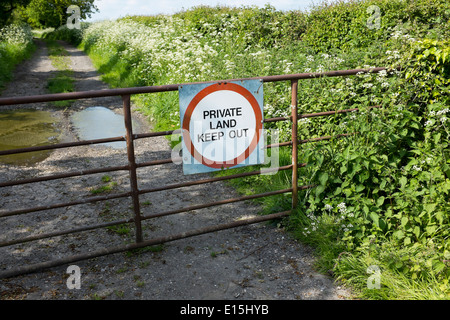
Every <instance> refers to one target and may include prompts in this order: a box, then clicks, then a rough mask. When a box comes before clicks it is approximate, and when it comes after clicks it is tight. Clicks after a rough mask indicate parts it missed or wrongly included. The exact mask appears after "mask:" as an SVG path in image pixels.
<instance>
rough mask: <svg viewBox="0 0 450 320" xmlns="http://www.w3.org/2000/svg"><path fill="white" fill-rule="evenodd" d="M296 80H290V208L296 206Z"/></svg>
mask: <svg viewBox="0 0 450 320" xmlns="http://www.w3.org/2000/svg"><path fill="white" fill-rule="evenodd" d="M297 91H298V80H292V81H291V120H292V209H295V208H296V207H297V202H298V172H297V171H298V138H297V128H298V119H297V117H298V116H297V115H298V105H297V104H298V102H297Z"/></svg>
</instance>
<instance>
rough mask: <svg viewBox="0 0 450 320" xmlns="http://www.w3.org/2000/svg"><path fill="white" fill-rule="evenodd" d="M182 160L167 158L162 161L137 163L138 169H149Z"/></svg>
mask: <svg viewBox="0 0 450 320" xmlns="http://www.w3.org/2000/svg"><path fill="white" fill-rule="evenodd" d="M180 159H181V158H174V159H172V158H167V159H160V160H152V161H146V162H141V163H136V168H142V167H149V166H156V165H160V164H166V163H171V162H174V161H177V160H180Z"/></svg>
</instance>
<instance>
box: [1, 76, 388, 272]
mask: <svg viewBox="0 0 450 320" xmlns="http://www.w3.org/2000/svg"><path fill="white" fill-rule="evenodd" d="M382 70H386V68H373V69H353V70H340V71H331V72H323V73H300V74H289V75H278V76H265V77H259V78H245V79H233V80H224V81H215V82H203V83H227V82H228V81H240V80H260V81H262V82H278V81H286V82H288V83H289V82H290V87H291V116H290V117H278V118H270V119H264V120H263V122H265V123H268V122H277V121H290V122H291V126H292V138H291V141H285V142H280V143H276V144H271V145H266V146H265V147H266V148H276V147H283V146H292V163H291V164H290V165H287V166H282V167H278V168H272V169H269V170H273V171H281V170H291V171H292V185H291V187H290V188H288V189H283V190H276V191H271V192H267V193H263V194H254V195H248V196H242V197H237V198H231V199H222V200H220V201H216V202H210V203H202V204H198V205H193V206H188V207H184V208H181V209H177V210H171V211H165V212H158V213H149V214H142V211H141V204H140V201H139V196H140V195H142V194H146V193H151V192H156V191H162V190H170V189H177V188H182V187H187V186H193V185H200V184H206V183H213V182H217V181H224V180H229V179H236V178H241V177H247V176H252V175H259V174H261V171H260V170H257V171H253V172H246V173H239V174H231V175H227V176H223V177H210V176H208V177H206V178H204V179H200V180H195V181H188V182H183V183H176V184H170V185H165V186H158V187H154V188H150V189H140V188H139V185H138V179H137V174H136V170H137V169H138V168H143V167H147V166H154V165H161V164H167V163H171V162H172V159H159V160H154V161H149V162H143V163H137V162H136V160H135V151H134V143H133V141H134V140H137V139H144V138H152V137H157V136H166V135H172V134H179V133H180V129H177V130H174V131H162V132H150V133H143V134H135V133H133V128H132V122H131V110H130V96H131V95H133V94H144V93H157V92H167V91H177V90H178V89H179V86H181V85H179V84H172V85H163V86H148V87H135V88H122V89H108V90H96V91H86V92H71V93H61V94H47V95H40V96H25V97H12V98H0V106H5V105H18V104H29V103H38V102H51V101H62V100H76V99H85V98H98V97H108V96H121V97H122V100H123V113H124V121H125V129H126V136H125V137H122V136H121V137H111V138H105V139H95V140H85V141H77V142H69V143H58V144H53V145H46V146H38V147H28V148H22V149H14V150H5V151H0V156H4V155H12V154H18V153H25V152H33V151H42V150H54V149H60V148H71V147H76V146H83V145H93V144H99V143H106V142H116V141H126V146H127V156H128V165H124V166H110V167H103V168H95V169H88V170H83V171H72V172H66V173H60V174H55V175H48V176H41V177H35V178H28V179H23V180H16V181H7V182H1V183H0V188H5V187H12V186H17V185H23V184H30V183H38V182H41V181H48V180H57V179H64V178H68V177H77V176H84V175H90V174H96V173H107V172H113V171H121V170H123V171H128V172H129V181H130V190H129V191H128V192H123V193H117V194H108V195H103V196H94V197H89V198H81V199H78V200H75V201H70V202H65V203H54V204H52V205H47V206H37V207H32V208H19V209H17V210H14V211H6V212H5V210H2V208H0V223H1V219H2V218H5V217H11V216H18V215H24V214H29V213H33V212H39V211H46V210H52V209H56V208H63V207H69V206H76V205H80V204H87V203H94V202H98V201H105V200H110V199H118V198H126V197H129V198H131V200H132V204H133V212H134V215H133V216H132V217H129V218H128V219H122V220H117V221H112V222H105V223H101V224H96V225H89V226H83V227H77V228H73V229H69V230H60V231H56V232H51V233H46V234H38V235H34V236H29V237H25V238H18V239H4V240H1V241H0V247H6V246H12V245H16V244H22V243H26V242H29V241H36V240H41V239H47V238H51V237H57V236H62V235H68V234H73V233H78V232H83V231H88V230H94V229H99V228H106V227H111V226H117V225H121V224H125V223H127V224H134V228H135V241H134V243H132V244H126V245H119V246H114V247H108V248H102V249H98V250H94V251H89V252H86V253H81V254H76V255H72V256H67V257H64V258H60V259H57V260H52V261H43V262H40V263H36V264H31V265H21V266H18V267H14V266H11V269H8V270H4V271H0V278H8V277H13V276H17V275H21V274H26V273H30V272H35V271H39V270H42V269H46V268H50V267H55V266H60V265H65V264H70V263H73V262H76V261H80V260H86V259H91V258H94V257H99V256H104V255H108V254H113V253H119V252H124V251H129V250H133V249H137V248H143V247H146V246H152V245H156V244H162V243H165V242H170V241H174V240H178V239H183V238H187V237H192V236H196V235H201V234H205V233H210V232H215V231H219V230H224V229H230V228H235V227H239V226H244V225H248V224H254V223H259V222H263V221H269V220H273V219H277V218H281V217H286V216H288V215H289V214H290V213H291V210H288V211H284V212H278V213H273V214H269V215H261V216H257V217H253V218H248V219H245V220H238V221H232V222H229V223H225V224H220V225H213V226H207V227H204V228H200V229H196V230H186V231H185V232H182V233H179V234H173V235H167V236H163V237H159V238H153V239H144V238H143V235H142V226H141V222H142V221H144V220H147V219H154V218H157V217H162V216H167V215H173V214H178V213H182V212H188V211H191V210H196V209H202V208H209V207H213V206H219V205H223V204H228V203H233V202H238V201H245V200H250V199H257V198H263V197H269V196H273V195H278V194H285V193H291V194H292V208H296V207H297V198H298V191H299V190H301V189H307V188H312V187H314V186H313V185H305V186H298V177H297V174H298V168H299V167H302V166H305V165H306V164H304V163H298V159H297V157H298V156H297V155H298V146H299V145H300V144H303V143H307V142H312V141H319V140H326V139H331V138H333V137H331V136H325V137H320V138H313V139H306V140H301V141H299V140H298V138H297V123H298V120H299V119H301V118H311V117H320V116H329V115H335V114H337V113H347V112H352V111H356V110H358V109H345V110H334V111H328V112H320V113H310V114H299V113H298V101H297V89H298V80H301V79H313V78H320V77H337V76H351V75H356V74H357V73H377V72H380V71H382ZM377 107H380V106H373V107H371V108H377ZM0 110H1V107H0ZM345 135H347V134H344V135H341V136H345Z"/></svg>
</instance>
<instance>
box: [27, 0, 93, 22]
mask: <svg viewBox="0 0 450 320" xmlns="http://www.w3.org/2000/svg"><path fill="white" fill-rule="evenodd" d="M71 5H76V6H78V7H79V8H80V18H81V19H86V17H90V16H91V14H92V13H94V12H97V11H98V8H97V7H96V5H95V4H94V0H31V2H29V3H28V4H27V5H26V6H22V7H20V9H19V15H20V16H21V17H22V19H23V20H24V21H26V22H27V23H29V24H30V25H31V26H32V27H33V28H48V27H52V28H58V27H60V26H62V25H64V24H66V22H67V18H68V17H69V15H70V14H68V13H67V8H68V7H69V6H71Z"/></svg>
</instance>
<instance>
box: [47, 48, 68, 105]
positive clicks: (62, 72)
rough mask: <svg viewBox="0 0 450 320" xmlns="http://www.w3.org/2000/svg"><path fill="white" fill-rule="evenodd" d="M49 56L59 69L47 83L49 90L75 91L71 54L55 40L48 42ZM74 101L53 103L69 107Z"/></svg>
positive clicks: (60, 91) (59, 91)
mask: <svg viewBox="0 0 450 320" xmlns="http://www.w3.org/2000/svg"><path fill="white" fill-rule="evenodd" d="M46 43H47V48H48V55H49V57H50V60H51V61H52V65H53V66H54V67H55V68H56V69H57V72H56V73H55V75H53V76H52V77H50V78H49V79H48V82H47V89H48V91H49V92H50V93H66V92H73V91H74V82H75V80H74V79H73V71H72V68H71V66H70V64H71V60H70V56H69V53H68V52H67V50H65V49H64V47H63V46H62V45H61V44H59V43H58V42H57V41H55V40H47V41H46ZM72 103H73V100H63V101H55V102H52V104H53V105H54V106H57V107H68V106H70V105H71V104H72Z"/></svg>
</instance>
